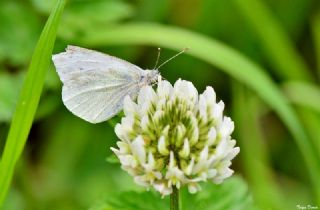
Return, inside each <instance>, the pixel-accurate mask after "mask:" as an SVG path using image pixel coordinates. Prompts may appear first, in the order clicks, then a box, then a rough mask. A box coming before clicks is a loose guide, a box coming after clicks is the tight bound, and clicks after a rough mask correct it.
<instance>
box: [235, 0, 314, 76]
mask: <svg viewBox="0 0 320 210" xmlns="http://www.w3.org/2000/svg"><path fill="white" fill-rule="evenodd" d="M234 3H235V5H236V6H237V7H238V9H239V11H240V12H241V13H242V14H243V16H244V17H245V18H246V20H247V21H248V23H249V24H251V26H252V29H253V30H254V31H255V32H256V35H257V37H258V38H259V39H260V43H261V45H262V46H263V48H264V51H265V53H266V55H267V56H268V57H269V59H270V61H271V62H270V63H271V64H272V65H273V70H274V73H275V74H277V75H278V76H279V77H281V78H283V79H295V80H311V79H312V77H311V74H310V72H311V71H309V69H308V67H307V65H306V64H305V63H304V61H303V59H302V58H301V56H300V55H299V54H298V53H297V52H296V50H295V47H294V44H293V43H292V41H291V40H290V38H289V37H288V36H287V34H286V32H285V31H284V29H283V27H282V26H281V24H280V23H279V22H278V21H277V20H276V19H275V18H274V17H273V15H272V13H271V11H269V9H268V7H267V6H266V5H264V2H263V1H261V0H234ZM288 61H289V62H288Z"/></svg>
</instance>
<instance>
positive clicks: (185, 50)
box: [157, 48, 189, 69]
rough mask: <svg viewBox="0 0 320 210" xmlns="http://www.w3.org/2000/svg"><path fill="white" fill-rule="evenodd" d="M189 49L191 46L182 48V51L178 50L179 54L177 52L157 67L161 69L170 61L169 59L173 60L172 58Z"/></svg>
mask: <svg viewBox="0 0 320 210" xmlns="http://www.w3.org/2000/svg"><path fill="white" fill-rule="evenodd" d="M187 50H189V48H184V49H183V50H181V51H180V52H178V53H177V54H175V55H174V56H172V57H171V58H169V59H168V60H166V61H165V62H163V63H162V64H160V66H158V68H157V69H160V67H161V66H163V65H164V64H166V63H168V62H169V61H171V60H172V59H174V58H175V57H177V56H179V55H181V54H182V53H184V52H186V51H187Z"/></svg>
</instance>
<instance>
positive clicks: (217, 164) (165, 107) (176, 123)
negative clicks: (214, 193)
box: [111, 79, 240, 196]
mask: <svg viewBox="0 0 320 210" xmlns="http://www.w3.org/2000/svg"><path fill="white" fill-rule="evenodd" d="M223 109H224V103H223V102H222V101H220V102H218V103H217V102H216V94H215V92H214V90H213V88H212V87H207V88H206V90H205V91H204V93H202V94H200V95H198V92H197V89H196V88H195V87H194V86H193V84H192V83H191V82H188V81H184V80H180V79H179V80H178V81H177V82H176V83H175V84H174V87H172V85H171V84H170V83H169V82H167V81H161V80H159V82H158V88H157V90H156V91H154V90H153V89H152V87H151V86H146V87H143V88H142V89H141V91H140V93H139V96H138V99H137V103H135V102H134V101H132V100H131V98H130V97H129V96H127V97H126V98H125V101H124V113H125V117H123V118H122V120H121V123H119V124H117V125H116V127H115V132H116V134H117V136H118V137H119V139H120V141H118V142H117V145H118V147H119V149H115V148H111V149H112V151H114V153H115V154H116V155H117V156H118V158H119V160H120V163H121V165H122V168H123V169H124V170H125V171H127V172H128V173H129V174H130V175H132V176H134V180H135V182H136V183H137V184H139V185H142V186H145V187H148V188H149V187H151V186H153V187H154V188H155V189H156V190H157V191H159V192H160V193H161V194H162V195H163V196H165V195H169V194H171V193H172V187H173V186H175V187H177V188H180V187H181V186H184V185H187V186H188V189H189V192H190V193H196V192H197V191H199V190H200V189H201V188H200V186H199V184H198V183H199V182H201V181H207V180H210V181H212V182H214V183H217V184H219V183H221V182H222V181H223V180H224V179H226V178H227V177H229V176H231V175H232V174H233V170H231V169H230V168H229V167H230V165H231V160H232V159H233V158H234V157H235V156H236V155H237V154H238V153H239V151H240V149H239V147H235V144H236V141H235V140H233V139H232V138H231V136H230V135H231V133H232V132H233V129H234V123H233V121H232V120H231V119H230V118H229V117H225V116H223Z"/></svg>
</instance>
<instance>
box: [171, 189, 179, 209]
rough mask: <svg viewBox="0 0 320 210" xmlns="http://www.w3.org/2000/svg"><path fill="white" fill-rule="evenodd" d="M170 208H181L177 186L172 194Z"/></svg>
mask: <svg viewBox="0 0 320 210" xmlns="http://www.w3.org/2000/svg"><path fill="white" fill-rule="evenodd" d="M170 210H179V189H177V188H176V187H173V192H172V193H171V195H170Z"/></svg>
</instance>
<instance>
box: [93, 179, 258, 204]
mask: <svg viewBox="0 0 320 210" xmlns="http://www.w3.org/2000/svg"><path fill="white" fill-rule="evenodd" d="M180 196H181V198H180V199H181V206H182V207H181V208H182V209H183V210H254V209H256V207H255V206H254V204H253V201H252V197H251V195H250V193H249V191H248V187H247V185H246V184H245V182H244V181H243V180H242V179H241V178H240V177H237V176H234V177H232V178H230V179H228V180H227V181H225V183H224V184H222V185H213V184H209V183H208V184H206V185H205V186H204V189H203V191H201V192H200V193H197V194H195V195H193V194H190V193H188V191H187V190H186V189H182V191H181V195H180ZM168 204H169V199H168V197H166V198H164V199H161V197H160V195H159V194H158V193H155V192H140V193H139V192H124V193H121V194H119V195H114V196H111V197H108V198H107V199H105V200H104V201H101V202H100V203H99V204H97V205H96V206H95V207H92V208H91V209H90V210H159V209H168Z"/></svg>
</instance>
